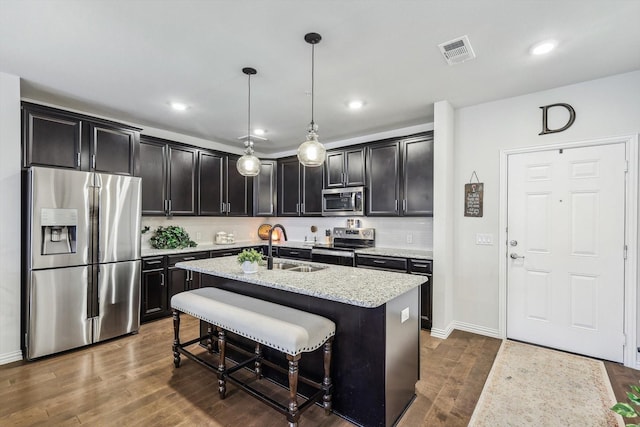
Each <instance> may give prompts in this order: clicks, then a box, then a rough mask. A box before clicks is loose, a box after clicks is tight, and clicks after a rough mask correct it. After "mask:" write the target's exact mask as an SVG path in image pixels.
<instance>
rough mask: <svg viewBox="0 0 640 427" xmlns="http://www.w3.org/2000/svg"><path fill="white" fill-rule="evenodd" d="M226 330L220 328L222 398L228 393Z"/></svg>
mask: <svg viewBox="0 0 640 427" xmlns="http://www.w3.org/2000/svg"><path fill="white" fill-rule="evenodd" d="M226 335H227V334H226V332H225V330H224V329H222V328H218V356H219V357H220V360H219V361H218V393H219V394H220V399H224V398H225V397H226V395H227V381H226V378H225V375H226V374H227V362H226V359H225V350H226V348H227V345H226V344H227V337H226Z"/></svg>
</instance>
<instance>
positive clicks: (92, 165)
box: [91, 154, 96, 169]
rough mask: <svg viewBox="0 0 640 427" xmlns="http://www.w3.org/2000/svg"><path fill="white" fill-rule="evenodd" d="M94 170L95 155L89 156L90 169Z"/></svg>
mask: <svg viewBox="0 0 640 427" xmlns="http://www.w3.org/2000/svg"><path fill="white" fill-rule="evenodd" d="M95 168H96V155H95V154H92V155H91V169H95Z"/></svg>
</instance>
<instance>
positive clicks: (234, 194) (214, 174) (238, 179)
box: [198, 150, 251, 216]
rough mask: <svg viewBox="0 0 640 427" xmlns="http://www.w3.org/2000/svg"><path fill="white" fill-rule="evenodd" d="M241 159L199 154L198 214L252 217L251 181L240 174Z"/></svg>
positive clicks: (222, 155) (214, 154)
mask: <svg viewBox="0 0 640 427" xmlns="http://www.w3.org/2000/svg"><path fill="white" fill-rule="evenodd" d="M238 158H239V157H238V156H234V155H231V154H223V153H217V152H213V151H205V150H201V151H200V161H199V162H198V188H199V191H198V200H199V209H198V214H199V215H219V216H250V215H251V181H250V179H249V178H247V177H245V176H242V175H240V173H239V172H238V169H237V167H236V164H237V162H238Z"/></svg>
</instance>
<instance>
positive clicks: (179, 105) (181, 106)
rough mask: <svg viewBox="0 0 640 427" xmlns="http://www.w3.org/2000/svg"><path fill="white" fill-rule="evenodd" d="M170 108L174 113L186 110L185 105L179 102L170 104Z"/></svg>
mask: <svg viewBox="0 0 640 427" xmlns="http://www.w3.org/2000/svg"><path fill="white" fill-rule="evenodd" d="M171 108H173V109H174V110H176V111H184V110H186V109H187V104H183V103H181V102H172V103H171Z"/></svg>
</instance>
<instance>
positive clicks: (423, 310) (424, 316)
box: [409, 259, 433, 329]
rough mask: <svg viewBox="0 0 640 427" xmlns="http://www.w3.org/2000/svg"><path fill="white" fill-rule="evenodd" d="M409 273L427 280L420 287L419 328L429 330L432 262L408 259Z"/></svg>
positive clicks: (431, 300)
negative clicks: (424, 277)
mask: <svg viewBox="0 0 640 427" xmlns="http://www.w3.org/2000/svg"><path fill="white" fill-rule="evenodd" d="M409 273H411V274H419V275H421V276H426V277H427V278H428V281H427V282H426V283H423V284H422V285H421V286H420V327H421V328H422V329H431V326H432V323H433V274H432V273H433V261H431V260H423V259H410V260H409Z"/></svg>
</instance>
